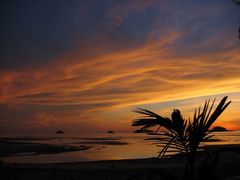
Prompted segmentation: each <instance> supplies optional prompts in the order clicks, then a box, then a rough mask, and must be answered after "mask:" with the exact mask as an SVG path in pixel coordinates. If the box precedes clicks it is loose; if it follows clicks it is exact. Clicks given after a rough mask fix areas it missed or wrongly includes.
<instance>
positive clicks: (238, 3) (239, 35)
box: [233, 0, 240, 39]
mask: <svg viewBox="0 0 240 180" xmlns="http://www.w3.org/2000/svg"><path fill="white" fill-rule="evenodd" d="M233 2H234V3H235V4H236V5H238V6H240V0H233ZM238 38H239V39H240V27H239V29H238Z"/></svg>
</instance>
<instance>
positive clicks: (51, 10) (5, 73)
mask: <svg viewBox="0 0 240 180" xmlns="http://www.w3.org/2000/svg"><path fill="white" fill-rule="evenodd" d="M239 25H240V7H238V6H236V5H235V4H234V3H233V2H232V1H231V0H201V1H199V0H183V1H179V0H171V1H169V0H121V1H120V0H119V1H113V0H95V1H94V0H85V1H84V0H80V1H79V0H65V1H63V0H58V1H57V0H56V1H47V0H46V1H45V0H43V1H30V0H29V1H27V0H23V1H17V0H16V1H11V0H6V1H5V3H2V5H1V29H0V32H1V35H0V37H1V48H0V135H6V134H7V135H18V134H38V133H39V134H41V133H42V134H43V133H54V132H55V131H56V130H58V129H63V130H64V131H65V132H66V133H67V132H68V133H85V132H106V131H107V130H114V131H116V132H131V131H133V130H134V128H133V127H131V122H132V120H133V119H134V118H136V117H138V115H137V114H135V113H133V110H134V109H135V108H137V107H142V108H147V109H150V110H152V111H155V112H158V113H159V114H161V115H163V116H169V115H170V114H171V112H172V110H173V109H174V108H179V109H180V110H181V111H182V113H183V115H184V117H186V118H187V117H189V116H192V115H193V112H194V109H195V108H198V107H199V106H200V105H203V104H204V101H205V99H207V98H211V99H214V98H215V97H217V102H219V100H220V99H221V98H222V97H223V96H225V95H228V96H229V100H232V103H231V104H230V106H229V107H228V108H227V109H226V111H225V112H224V113H223V114H222V116H220V118H219V119H218V121H217V123H216V124H215V125H222V126H225V127H226V128H228V129H232V130H237V129H239V130H240V40H239V39H238V28H239Z"/></svg>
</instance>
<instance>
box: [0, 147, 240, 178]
mask: <svg viewBox="0 0 240 180" xmlns="http://www.w3.org/2000/svg"><path fill="white" fill-rule="evenodd" d="M233 147H234V148H235V149H234V151H228V152H223V153H221V155H220V156H219V159H220V161H219V163H218V165H217V167H216V174H217V175H218V176H219V177H220V179H228V178H233V177H238V176H240V172H239V167H240V151H236V148H238V149H240V146H233ZM215 148H216V147H215ZM228 148H230V146H228ZM229 150H230V149H229ZM200 156H201V157H200ZM199 157H200V159H204V158H203V155H199ZM185 163H186V158H185V157H183V156H173V157H171V158H164V159H160V160H159V159H156V158H150V159H129V160H109V161H90V162H75V163H46V164H38V163H34V164H24V163H6V164H5V163H4V164H1V176H2V177H4V179H19V180H28V179H29V180H30V179H36V180H38V179H39V180H40V179H41V180H43V179H52V180H55V179H62V180H65V179H66V180H67V179H81V180H89V179H96V180H105V179H116V180H126V179H147V178H149V177H150V176H152V177H153V179H159V178H162V179H180V178H179V177H181V176H182V173H183V171H184V168H185ZM199 164H200V161H199V162H198V165H197V166H200V165H199Z"/></svg>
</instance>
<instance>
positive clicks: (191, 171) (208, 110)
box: [132, 96, 231, 180]
mask: <svg viewBox="0 0 240 180" xmlns="http://www.w3.org/2000/svg"><path fill="white" fill-rule="evenodd" d="M226 101H227V96H226V97H224V98H223V99H222V100H221V101H220V103H219V104H218V106H217V107H216V108H215V110H214V111H212V110H213V107H214V103H215V99H214V101H213V102H212V103H211V104H210V100H206V101H205V105H204V107H203V108H202V109H201V107H199V109H198V110H195V112H194V116H193V119H192V120H191V119H190V118H189V119H184V118H183V117H182V115H181V112H180V111H179V110H178V109H174V110H173V113H172V115H171V118H167V117H162V116H160V115H158V114H156V113H154V112H152V111H149V110H147V109H141V108H139V109H137V110H136V111H135V112H137V113H140V114H142V115H144V116H143V117H141V118H139V119H136V120H134V121H133V123H132V125H133V126H142V128H141V129H146V128H152V127H155V126H156V127H157V130H156V131H155V133H156V134H157V135H160V136H159V138H155V139H157V140H159V145H160V146H162V150H161V152H160V153H159V155H158V157H163V156H164V155H165V153H166V152H167V151H174V152H179V153H186V154H187V156H188V164H187V167H186V172H185V175H186V173H187V174H188V177H189V179H192V180H193V179H195V159H196V153H197V150H198V149H199V145H200V143H201V142H203V141H206V140H208V139H209V138H211V137H212V136H213V135H212V134H211V133H212V132H211V131H210V127H211V126H212V124H213V123H214V122H215V121H216V120H217V118H218V117H219V116H220V115H221V114H222V112H223V111H224V110H225V109H226V108H227V106H228V105H229V104H230V103H231V101H229V102H226ZM161 127H163V128H164V129H163V130H162V132H161V133H159V131H160V128H161Z"/></svg>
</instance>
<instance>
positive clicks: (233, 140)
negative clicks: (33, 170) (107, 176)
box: [1, 131, 240, 163]
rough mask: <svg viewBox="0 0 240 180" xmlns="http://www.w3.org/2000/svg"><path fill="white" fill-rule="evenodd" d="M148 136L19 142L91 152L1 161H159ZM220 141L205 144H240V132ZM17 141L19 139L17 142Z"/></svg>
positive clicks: (219, 136)
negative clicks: (88, 147)
mask: <svg viewBox="0 0 240 180" xmlns="http://www.w3.org/2000/svg"><path fill="white" fill-rule="evenodd" d="M146 138H149V135H146V134H134V133H115V134H84V135H81V136H78V137H61V138H60V139H59V138H58V137H57V138H56V137H51V138H49V137H48V138H45V137H38V138H31V137H29V138H28V139H26V138H25V139H24V138H22V139H20V138H19V139H18V141H24V142H35V143H44V144H56V145H59V144H61V145H71V146H76V147H77V146H80V145H87V146H91V148H90V149H88V150H83V151H75V152H67V153H60V154H45V155H29V156H14V157H4V158H1V159H2V160H3V161H5V162H21V163H49V162H76V161H95V160H116V159H135V158H150V157H156V156H157V154H158V152H159V151H160V150H161V149H160V148H159V147H157V146H156V145H155V144H154V142H152V141H146V140H144V139H146ZM214 139H215V140H216V141H211V142H204V143H203V145H210V144H214V145H215V144H240V132H239V131H229V132H216V133H215V136H214ZM15 140H16V138H15Z"/></svg>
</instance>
